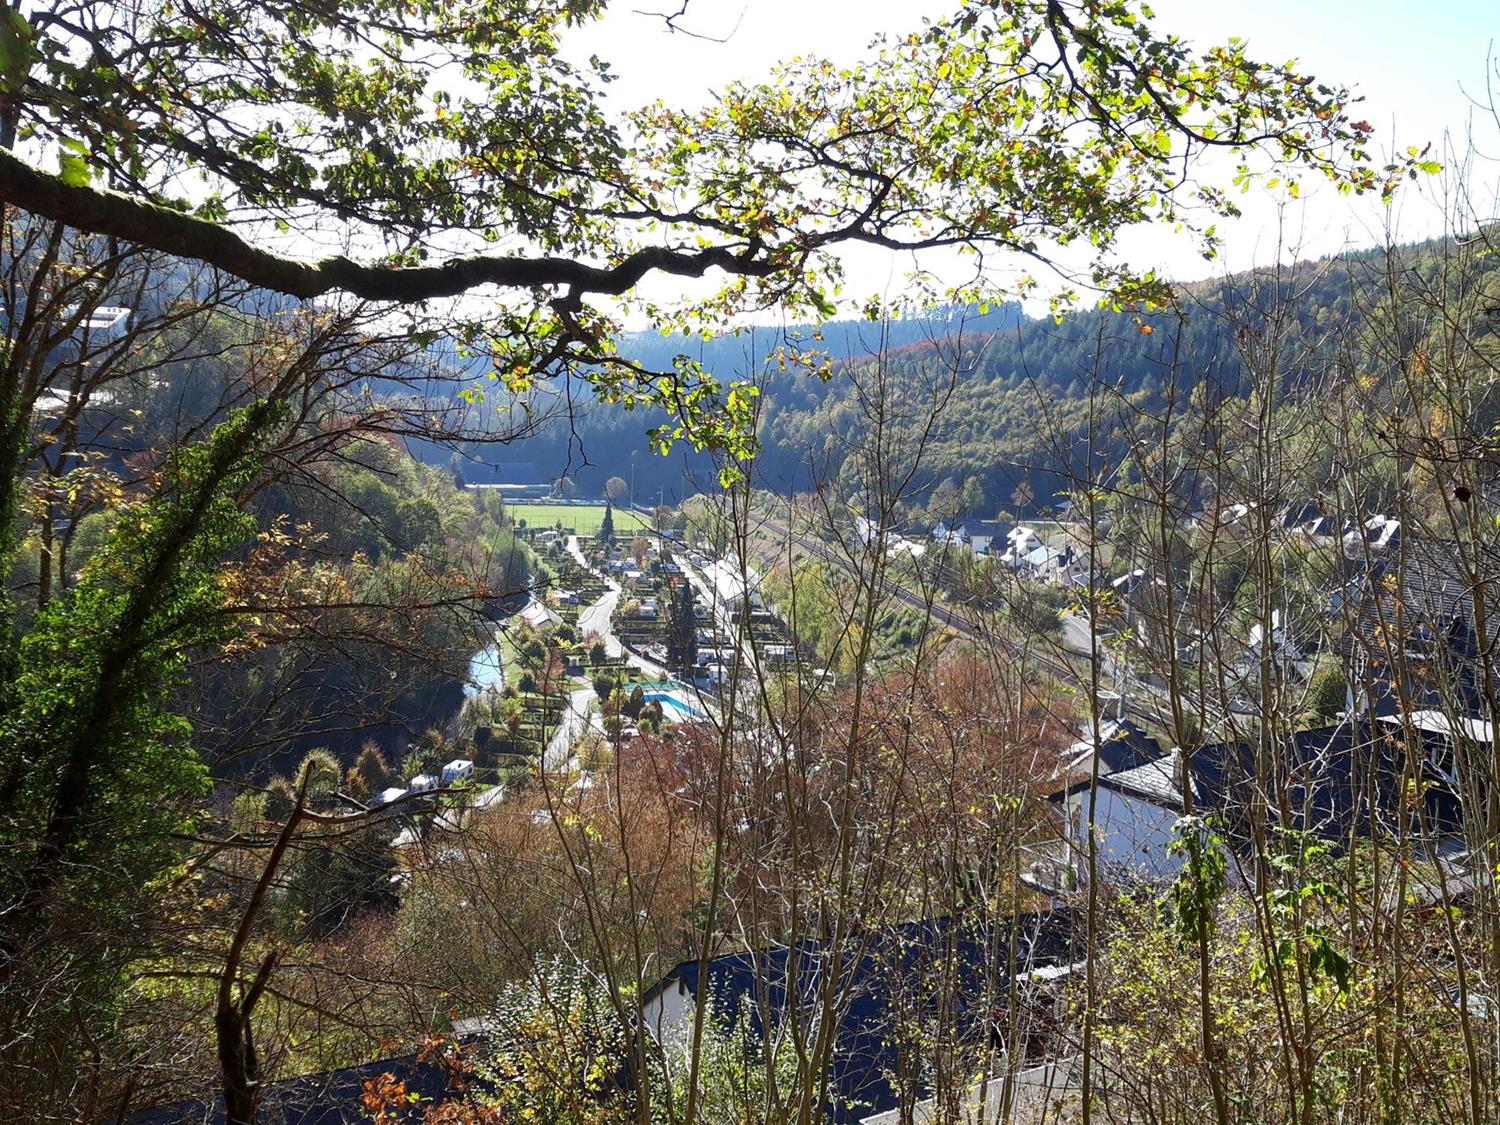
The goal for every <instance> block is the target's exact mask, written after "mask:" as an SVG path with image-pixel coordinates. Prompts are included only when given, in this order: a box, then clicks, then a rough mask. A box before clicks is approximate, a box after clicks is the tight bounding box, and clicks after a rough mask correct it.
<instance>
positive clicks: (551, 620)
mask: <svg viewBox="0 0 1500 1125" xmlns="http://www.w3.org/2000/svg"><path fill="white" fill-rule="evenodd" d="M516 616H517V617H519V618H520V619H521V620H522V621H524V622H525V623H526V624H527V625H530V626H531V627H532V628H533V629H536V630H539V631H540V630H542V629H549V628H552V627H553V626H556V625H561V624H562V617H561V616H560V615H559V614H558V612H557V611H556V610H555V609H552V608H551V607H549V606H547V605H544V604H543V603H542V602H527V603H526V608H525V609H523V610H521V612H520V613H518V614H516Z"/></svg>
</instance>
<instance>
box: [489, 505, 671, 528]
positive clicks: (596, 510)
mask: <svg viewBox="0 0 1500 1125" xmlns="http://www.w3.org/2000/svg"><path fill="white" fill-rule="evenodd" d="M507 506H508V507H509V508H510V514H511V515H512V516H513V517H514V518H515V519H516V520H517V521H520V520H525V521H526V526H527V527H555V526H556V525H557V521H558V520H562V523H563V526H564V527H571V528H574V529H575V530H576V531H577V533H578V534H579V535H593V534H595V533H596V532H597V531H598V530H599V525H600V524H601V523H603V522H604V505H603V504H528V503H526V502H525V501H524V500H511V501H509V502H508V505H507ZM650 527H651V521H650V520H649V519H647V518H646V516H644V515H643V514H641V513H640V512H632V511H628V510H627V509H624V508H616V509H615V534H616V535H623V534H625V533H626V532H627V531H633V530H634V529H636V528H645V529H647V530H649V529H650Z"/></svg>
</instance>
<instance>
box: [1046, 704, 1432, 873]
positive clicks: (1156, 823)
mask: <svg viewBox="0 0 1500 1125" xmlns="http://www.w3.org/2000/svg"><path fill="white" fill-rule="evenodd" d="M1412 733H1413V736H1414V738H1415V740H1416V742H1417V744H1418V745H1419V747H1420V748H1421V754H1420V759H1421V763H1422V764H1421V767H1420V768H1421V769H1422V771H1423V781H1424V782H1425V783H1426V784H1424V785H1423V786H1422V787H1421V793H1422V807H1420V808H1418V807H1416V806H1415V805H1414V804H1413V803H1412V801H1411V799H1410V793H1409V786H1408V784H1407V766H1408V762H1407V747H1408V742H1407V739H1406V738H1404V737H1402V732H1401V731H1400V730H1399V729H1397V728H1393V727H1391V726H1390V725H1389V724H1382V723H1378V722H1376V723H1361V722H1344V723H1340V724H1337V725H1335V726H1328V727H1319V728H1317V729H1313V730H1305V731H1297V732H1295V733H1293V734H1290V735H1287V736H1284V737H1282V738H1279V739H1276V740H1274V741H1273V743H1272V746H1271V753H1272V754H1273V755H1274V761H1272V762H1270V763H1264V762H1261V763H1258V762H1257V755H1258V749H1257V748H1256V747H1254V746H1251V745H1247V744H1235V743H1222V744H1216V745H1209V746H1204V747H1201V748H1200V749H1198V750H1196V751H1194V752H1193V753H1192V754H1190V755H1184V754H1183V752H1182V751H1181V750H1180V749H1178V748H1176V747H1173V748H1172V749H1171V750H1170V751H1168V752H1167V753H1166V754H1165V755H1163V756H1162V757H1159V758H1156V759H1154V760H1151V761H1147V762H1144V763H1142V764H1140V765H1138V766H1135V767H1133V768H1130V769H1124V770H1119V771H1117V772H1112V773H1108V774H1104V773H1103V772H1102V771H1101V776H1100V777H1099V778H1098V783H1097V790H1096V792H1095V796H1094V799H1093V818H1094V835H1095V839H1096V841H1097V843H1098V856H1097V858H1098V863H1099V872H1100V875H1101V877H1102V878H1104V879H1105V880H1106V881H1108V882H1133V881H1141V880H1144V881H1154V880H1159V879H1165V878H1169V877H1171V876H1172V875H1174V874H1175V873H1176V871H1177V870H1178V869H1179V867H1180V863H1181V861H1180V859H1179V858H1178V857H1177V856H1175V855H1173V854H1172V853H1171V851H1170V848H1169V845H1170V844H1171V842H1172V836H1173V826H1174V825H1176V823H1177V821H1178V819H1179V818H1180V817H1182V816H1183V815H1184V814H1185V813H1186V812H1187V811H1188V809H1189V801H1188V800H1187V799H1186V798H1187V797H1189V796H1190V797H1191V810H1192V811H1193V812H1194V813H1196V814H1198V815H1206V814H1212V815H1213V816H1215V817H1216V818H1217V819H1218V821H1219V824H1220V831H1221V832H1222V833H1223V835H1224V837H1225V839H1226V841H1227V842H1228V844H1229V845H1230V846H1231V847H1233V848H1236V849H1239V850H1248V844H1249V839H1250V835H1249V834H1250V829H1251V825H1250V823H1249V813H1250V810H1251V809H1253V808H1255V807H1257V806H1260V805H1262V804H1263V805H1264V807H1265V808H1266V809H1267V810H1268V816H1270V817H1271V818H1272V819H1273V820H1279V819H1280V816H1281V812H1280V810H1281V809H1283V808H1285V809H1286V810H1287V811H1288V812H1289V814H1290V818H1291V820H1290V823H1288V824H1286V825H1285V827H1287V828H1290V829H1293V830H1295V831H1299V832H1307V833H1310V834H1312V835H1315V836H1318V837H1321V838H1322V839H1325V840H1327V841H1329V842H1330V843H1333V844H1335V845H1337V844H1338V843H1339V842H1341V841H1344V840H1348V839H1350V838H1351V837H1354V836H1362V837H1384V836H1390V835H1392V834H1394V833H1397V832H1398V831H1400V830H1401V828H1402V826H1403V824H1407V825H1411V826H1416V825H1417V824H1418V814H1419V813H1420V825H1421V827H1422V828H1423V829H1424V831H1427V832H1436V833H1437V835H1438V836H1439V837H1454V836H1456V835H1457V834H1458V831H1459V827H1460V823H1461V821H1460V813H1461V806H1460V800H1459V794H1458V792H1457V790H1456V788H1455V787H1454V786H1453V784H1452V783H1451V782H1450V780H1449V778H1448V777H1447V776H1445V774H1444V773H1443V772H1442V771H1441V770H1440V769H1438V768H1437V767H1436V763H1441V762H1444V761H1449V760H1451V755H1452V742H1451V740H1450V739H1449V737H1448V736H1447V734H1445V733H1437V732H1434V731H1431V730H1420V729H1417V730H1414V731H1413V732H1412ZM1258 766H1263V767H1264V768H1257V767H1258ZM1090 785H1091V781H1090V779H1087V778H1083V779H1079V780H1077V781H1075V782H1073V783H1072V784H1070V785H1068V786H1067V787H1066V788H1065V789H1063V790H1061V791H1060V792H1058V793H1056V794H1054V795H1053V796H1052V798H1051V800H1052V801H1053V803H1054V804H1055V805H1057V806H1058V807H1059V811H1060V814H1061V819H1062V822H1063V831H1064V837H1065V841H1066V845H1067V851H1068V853H1069V854H1068V860H1067V864H1068V867H1069V869H1070V870H1071V871H1072V873H1073V875H1074V877H1075V878H1078V879H1082V878H1083V877H1084V875H1085V870H1084V860H1085V857H1086V855H1087V840H1088V808H1089V789H1090ZM1262 785H1264V786H1266V787H1267V791H1266V792H1265V794H1264V797H1265V800H1264V802H1261V801H1260V799H1259V798H1260V794H1261V786H1262ZM1184 786H1187V787H1188V792H1187V793H1186V794H1185V793H1184Z"/></svg>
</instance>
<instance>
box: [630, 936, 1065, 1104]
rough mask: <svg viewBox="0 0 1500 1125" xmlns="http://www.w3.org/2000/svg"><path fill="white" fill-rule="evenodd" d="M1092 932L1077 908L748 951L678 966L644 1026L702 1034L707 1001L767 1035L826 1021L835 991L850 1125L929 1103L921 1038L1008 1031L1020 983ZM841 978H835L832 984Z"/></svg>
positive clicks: (837, 1095) (838, 1059) (836, 1083)
mask: <svg viewBox="0 0 1500 1125" xmlns="http://www.w3.org/2000/svg"><path fill="white" fill-rule="evenodd" d="M1079 929H1080V927H1079V926H1078V925H1077V918H1076V916H1075V915H1074V913H1073V912H1072V911H1071V910H1069V909H1056V910H1043V911H1035V912H1029V913H1024V914H1016V915H1011V916H1001V917H999V918H991V917H980V918H975V919H964V920H956V919H950V918H935V919H923V920H919V921H913V922H906V923H901V924H898V925H893V926H886V927H881V928H879V929H875V930H869V931H863V932H856V933H853V934H851V935H850V936H849V937H848V938H846V939H845V941H844V942H843V943H842V944H840V945H838V946H835V945H834V944H833V943H832V942H831V941H827V940H811V939H810V940H808V941H804V942H802V943H800V944H798V945H796V946H792V947H788V946H776V947H772V948H768V949H758V950H746V951H741V952H736V953H731V954H727V955H724V956H719V957H714V958H712V959H711V960H710V961H709V962H708V963H707V966H706V970H707V971H706V973H700V966H699V962H698V961H696V960H693V961H685V962H683V963H682V964H680V965H678V966H676V967H675V968H673V969H672V970H670V971H669V972H668V973H667V974H666V975H665V976H664V977H662V979H661V980H660V981H658V982H657V983H656V984H655V985H654V986H653V987H652V988H651V989H650V990H649V991H648V992H647V993H646V994H645V996H644V998H643V1003H642V1014H643V1017H644V1022H645V1024H646V1026H647V1027H649V1028H650V1029H651V1030H652V1032H653V1033H654V1034H655V1035H656V1036H657V1039H658V1041H659V1042H662V1043H670V1042H672V1041H674V1040H675V1041H678V1042H680V1041H682V1037H685V1036H687V1035H689V1034H690V1033H691V1029H692V1025H693V1019H694V1013H695V1008H696V1005H697V1004H698V1003H699V1002H700V1001H701V1000H703V999H705V998H707V999H708V1000H709V1001H710V1002H711V1003H712V1011H713V1014H714V1016H715V1017H716V1018H718V1019H721V1020H727V1021H734V1020H736V1019H738V1018H740V1017H741V1015H744V1016H745V1017H747V1018H748V1019H749V1021H750V1023H751V1025H752V1028H753V1029H754V1031H755V1032H756V1034H757V1036H758V1035H760V1034H762V1033H764V1032H765V1031H767V1030H768V1025H769V1030H770V1031H771V1032H772V1033H773V1034H774V1032H775V1029H776V1028H777V1027H778V1026H784V1025H785V1024H786V1023H787V1021H790V1020H798V1021H801V1022H803V1023H804V1024H806V1025H810V1024H811V1023H812V1021H814V1020H816V1019H818V1018H819V1016H820V1013H821V1000H822V998H823V995H824V989H825V987H826V986H827V985H828V984H829V983H833V985H834V995H835V996H836V998H837V999H836V1002H835V1009H834V1018H835V1019H836V1020H837V1029H836V1031H835V1033H834V1034H835V1039H834V1046H833V1057H832V1063H831V1069H830V1074H829V1087H830V1089H829V1096H830V1099H831V1100H832V1102H833V1104H832V1105H831V1106H830V1107H829V1109H828V1119H829V1120H830V1121H832V1122H835V1123H838V1125H842V1123H853V1122H857V1121H860V1120H862V1119H863V1118H864V1117H866V1116H868V1115H870V1114H875V1113H882V1112H885V1111H887V1110H890V1109H894V1108H897V1106H898V1105H899V1103H900V1101H901V1098H902V1094H901V1090H902V1088H903V1087H904V1088H905V1089H906V1090H907V1092H908V1098H909V1099H910V1098H911V1097H912V1096H913V1095H915V1096H917V1097H921V1096H926V1095H927V1093H928V1091H927V1090H926V1089H925V1088H924V1086H923V1064H924V1063H925V1062H926V1061H927V1056H929V1055H930V1052H931V1046H930V1044H928V1045H926V1046H925V1047H924V1046H923V1044H922V1040H923V1039H924V1038H925V1036H924V1035H923V1034H922V1032H921V1031H915V1032H914V1031H913V1028H914V1027H919V1026H921V1025H923V1024H927V1025H928V1027H929V1029H930V1025H931V1023H932V1022H933V1021H934V1020H936V1019H937V1018H938V1014H939V1012H947V1013H949V1016H948V1018H949V1019H951V1021H952V1024H951V1034H952V1035H954V1036H956V1037H957V1038H959V1039H960V1040H966V1041H969V1042H979V1043H986V1042H995V1041H996V1040H997V1039H998V1038H999V1037H1000V1035H1002V1034H1003V1033H1004V1032H1005V1031H1006V1026H1005V1025H1006V1022H1007V1018H1008V1017H1007V1015H1006V1011H1005V1006H1006V1003H1007V1001H1008V1000H1009V999H1010V998H1011V997H1012V996H1013V995H1014V992H1013V990H1012V987H1011V986H1012V984H1013V983H1015V982H1013V981H1012V980H1011V979H1010V977H1009V972H1010V967H1011V965H1012V964H1014V966H1015V969H1016V972H1017V974H1018V975H1019V974H1021V973H1025V972H1028V971H1030V970H1033V969H1036V968H1040V967H1043V966H1058V965H1068V964H1072V963H1073V962H1075V961H1077V960H1078V958H1079V954H1080V950H1079V941H1080V935H1079V932H1078V931H1079ZM830 977H833V978H834V979H833V980H832V981H830Z"/></svg>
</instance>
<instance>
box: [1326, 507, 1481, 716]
mask: <svg viewBox="0 0 1500 1125" xmlns="http://www.w3.org/2000/svg"><path fill="white" fill-rule="evenodd" d="M1344 566H1345V574H1344V578H1343V581H1342V582H1341V583H1340V587H1339V589H1338V590H1337V591H1336V592H1335V594H1334V596H1333V601H1332V608H1333V609H1335V610H1338V609H1340V608H1341V607H1342V605H1343V603H1344V602H1345V600H1350V601H1353V602H1354V603H1355V608H1354V620H1353V624H1352V627H1351V628H1350V629H1349V630H1348V631H1347V632H1346V633H1345V634H1344V635H1343V637H1342V638H1341V640H1340V649H1341V651H1342V652H1343V653H1344V655H1346V656H1350V655H1355V656H1358V657H1360V658H1362V660H1361V663H1362V664H1363V663H1366V662H1367V663H1368V666H1369V668H1370V670H1371V672H1372V673H1373V675H1374V676H1375V677H1377V678H1379V679H1384V680H1388V681H1390V682H1392V683H1394V681H1395V676H1396V673H1397V671H1399V669H1400V668H1401V667H1402V665H1403V664H1404V665H1405V667H1407V668H1408V669H1409V670H1411V671H1413V672H1416V673H1417V677H1416V678H1415V679H1411V682H1408V683H1407V684H1406V685H1405V686H1406V688H1407V693H1408V695H1409V696H1410V697H1411V698H1413V699H1414V700H1415V701H1416V702H1417V703H1418V704H1423V703H1432V702H1437V701H1441V696H1442V694H1443V692H1444V691H1445V690H1448V691H1449V692H1450V694H1451V692H1452V689H1456V690H1457V692H1458V693H1459V695H1460V697H1461V698H1462V699H1463V700H1464V701H1465V703H1466V704H1472V703H1474V702H1475V700H1474V695H1475V692H1476V691H1477V689H1478V680H1479V667H1478V664H1479V660H1478V657H1479V653H1480V651H1481V648H1493V647H1494V646H1495V645H1496V644H1500V598H1497V597H1496V595H1495V592H1494V590H1493V589H1491V590H1489V592H1488V604H1487V605H1486V606H1485V607H1484V608H1485V610H1486V614H1485V616H1486V620H1487V621H1488V622H1489V625H1488V630H1487V631H1488V633H1489V637H1488V645H1481V644H1480V643H1479V638H1477V636H1476V634H1475V627H1474V618H1475V613H1474V609H1475V607H1474V590H1475V585H1476V584H1475V583H1474V582H1471V581H1470V580H1469V579H1468V578H1467V577H1466V576H1465V575H1466V573H1467V567H1466V565H1465V563H1464V562H1463V561H1461V559H1460V549H1459V547H1458V545H1457V544H1455V543H1452V542H1449V541H1446V540H1440V539H1432V538H1422V537H1416V536H1412V537H1409V538H1407V539H1405V540H1404V541H1402V542H1401V544H1400V546H1399V548H1398V549H1396V550H1393V551H1391V552H1390V553H1389V554H1386V555H1383V556H1381V557H1379V558H1376V559H1373V560H1370V561H1368V562H1367V561H1366V560H1365V559H1363V558H1362V557H1357V558H1352V559H1350V560H1348V561H1347V562H1346V563H1345V564H1344ZM1479 567H1480V569H1479V573H1480V574H1486V575H1488V574H1495V573H1500V558H1485V559H1482V560H1480V563H1479ZM1409 679H1410V677H1409ZM1447 705H1449V706H1451V705H1452V703H1451V700H1450V701H1448V704H1447Z"/></svg>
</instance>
